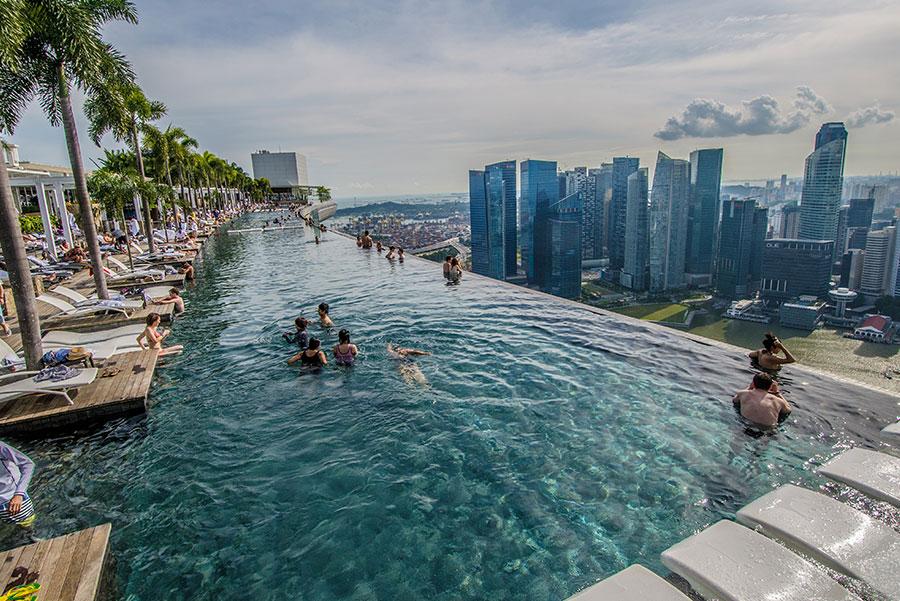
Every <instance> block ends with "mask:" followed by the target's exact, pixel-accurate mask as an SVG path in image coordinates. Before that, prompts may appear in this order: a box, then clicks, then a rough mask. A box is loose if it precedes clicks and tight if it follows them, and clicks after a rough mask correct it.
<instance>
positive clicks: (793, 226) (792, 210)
mask: <svg viewBox="0 0 900 601" xmlns="http://www.w3.org/2000/svg"><path fill="white" fill-rule="evenodd" d="M779 235H780V236H781V237H782V238H784V239H786V240H796V239H797V237H798V236H799V235H800V205H798V204H797V202H796V201H794V202H790V203H788V204H786V205H784V206H783V207H781V233H780V234H779Z"/></svg>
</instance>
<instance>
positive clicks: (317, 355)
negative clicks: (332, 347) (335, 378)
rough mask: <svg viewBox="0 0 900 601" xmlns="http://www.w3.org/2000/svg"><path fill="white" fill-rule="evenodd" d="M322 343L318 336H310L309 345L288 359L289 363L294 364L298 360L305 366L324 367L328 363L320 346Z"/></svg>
mask: <svg viewBox="0 0 900 601" xmlns="http://www.w3.org/2000/svg"><path fill="white" fill-rule="evenodd" d="M321 344H322V343H321V342H320V341H319V339H318V338H310V339H309V347H308V348H306V349H305V350H302V351H300V352H299V353H297V354H296V355H294V356H293V357H291V358H290V359H288V365H293V364H294V363H296V362H297V361H299V362H300V365H302V366H303V367H323V366H325V365H328V359H327V358H326V357H325V353H323V352H322V349H321V348H319V347H320V346H321Z"/></svg>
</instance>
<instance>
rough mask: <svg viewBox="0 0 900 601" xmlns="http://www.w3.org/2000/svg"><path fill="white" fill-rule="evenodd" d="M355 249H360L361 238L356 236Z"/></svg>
mask: <svg viewBox="0 0 900 601" xmlns="http://www.w3.org/2000/svg"><path fill="white" fill-rule="evenodd" d="M356 248H362V236H360V235H359V234H356Z"/></svg>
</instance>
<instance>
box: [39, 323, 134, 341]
mask: <svg viewBox="0 0 900 601" xmlns="http://www.w3.org/2000/svg"><path fill="white" fill-rule="evenodd" d="M144 327H145V326H144V324H141V323H134V324H129V325H127V326H119V327H117V328H110V329H108V330H99V331H96V332H69V331H67V330H50V331H49V332H47V333H46V334H44V337H43V338H41V342H42V343H44V344H58V345H61V346H63V345H68V346H70V347H72V346H91V345H92V344H97V343H99V342H105V341H108V340H115V339H118V338H122V339H128V338H131V339H132V340H134V339H135V338H137V335H138V334H140V333H141V332H143V331H144Z"/></svg>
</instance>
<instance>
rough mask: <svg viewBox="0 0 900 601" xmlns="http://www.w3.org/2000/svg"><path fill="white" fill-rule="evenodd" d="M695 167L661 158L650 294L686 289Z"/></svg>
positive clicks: (653, 204)
mask: <svg viewBox="0 0 900 601" xmlns="http://www.w3.org/2000/svg"><path fill="white" fill-rule="evenodd" d="M690 169H691V164H690V163H689V162H688V161H685V160H683V159H673V158H670V157H669V156H668V155H666V154H665V153H663V152H660V153H659V154H657V157H656V169H655V170H654V172H653V191H652V192H651V193H650V290H652V291H659V292H661V291H665V290H674V289H678V288H683V287H684V285H685V279H684V273H685V271H684V256H685V247H686V245H687V219H688V203H689V200H690V189H691V184H690V179H691V174H690Z"/></svg>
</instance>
